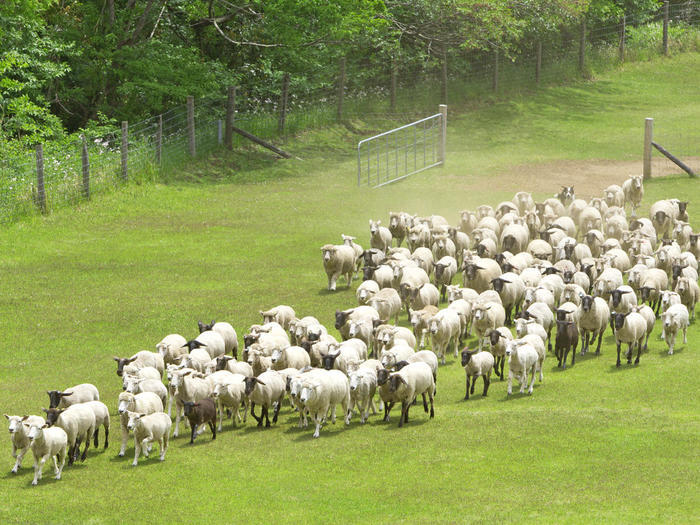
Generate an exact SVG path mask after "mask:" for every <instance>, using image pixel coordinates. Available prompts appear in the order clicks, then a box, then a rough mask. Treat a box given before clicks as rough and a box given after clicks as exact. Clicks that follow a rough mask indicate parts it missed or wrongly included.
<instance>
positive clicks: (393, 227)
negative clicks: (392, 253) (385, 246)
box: [389, 211, 411, 246]
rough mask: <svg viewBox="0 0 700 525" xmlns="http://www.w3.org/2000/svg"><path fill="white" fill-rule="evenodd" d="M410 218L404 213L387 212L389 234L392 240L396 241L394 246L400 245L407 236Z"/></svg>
mask: <svg viewBox="0 0 700 525" xmlns="http://www.w3.org/2000/svg"><path fill="white" fill-rule="evenodd" d="M410 220H411V216H410V215H409V214H408V213H406V212H402V211H401V212H398V213H396V212H393V211H392V212H389V232H390V233H391V237H392V239H396V245H397V246H401V243H402V242H403V240H404V239H405V238H406V236H407V235H408V228H409V225H410Z"/></svg>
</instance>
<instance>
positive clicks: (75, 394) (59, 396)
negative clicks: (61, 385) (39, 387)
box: [46, 383, 100, 408]
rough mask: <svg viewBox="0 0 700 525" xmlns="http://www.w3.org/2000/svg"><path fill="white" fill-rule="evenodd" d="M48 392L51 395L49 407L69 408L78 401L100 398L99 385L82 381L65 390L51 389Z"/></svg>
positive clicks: (97, 399) (83, 401)
mask: <svg viewBox="0 0 700 525" xmlns="http://www.w3.org/2000/svg"><path fill="white" fill-rule="evenodd" d="M46 393H47V394H48V395H49V408H68V407H69V406H71V405H77V404H78V403H85V402H87V401H99V400H100V393H99V392H98V391H97V387H96V386H95V385H93V384H90V383H81V384H80V385H75V386H74V387H72V388H66V389H65V390H64V391H63V392H62V391H60V390H49V391H47V392H46Z"/></svg>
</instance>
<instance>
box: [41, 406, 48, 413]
mask: <svg viewBox="0 0 700 525" xmlns="http://www.w3.org/2000/svg"><path fill="white" fill-rule="evenodd" d="M41 410H43V411H44V412H46V413H47V414H48V413H49V411H48V410H47V409H45V408H43V407H42V408H41Z"/></svg>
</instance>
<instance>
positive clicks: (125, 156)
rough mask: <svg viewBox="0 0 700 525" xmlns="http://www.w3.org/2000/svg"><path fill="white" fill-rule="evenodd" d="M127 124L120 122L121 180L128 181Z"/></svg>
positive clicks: (124, 121)
mask: <svg viewBox="0 0 700 525" xmlns="http://www.w3.org/2000/svg"><path fill="white" fill-rule="evenodd" d="M128 165H129V122H127V121H126V120H123V121H122V179H123V180H128V179H129V166H128Z"/></svg>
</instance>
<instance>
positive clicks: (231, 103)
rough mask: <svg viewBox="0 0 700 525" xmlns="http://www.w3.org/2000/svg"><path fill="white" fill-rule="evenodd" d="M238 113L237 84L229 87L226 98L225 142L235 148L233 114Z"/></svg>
mask: <svg viewBox="0 0 700 525" xmlns="http://www.w3.org/2000/svg"><path fill="white" fill-rule="evenodd" d="M235 113H236V86H229V87H228V99H227V100H226V133H225V138H224V142H225V143H226V148H228V149H229V150H232V149H233V130H232V129H231V127H232V126H233V116H234V114H235Z"/></svg>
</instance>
